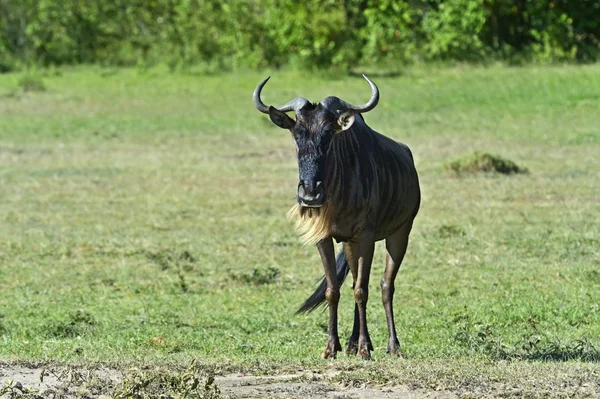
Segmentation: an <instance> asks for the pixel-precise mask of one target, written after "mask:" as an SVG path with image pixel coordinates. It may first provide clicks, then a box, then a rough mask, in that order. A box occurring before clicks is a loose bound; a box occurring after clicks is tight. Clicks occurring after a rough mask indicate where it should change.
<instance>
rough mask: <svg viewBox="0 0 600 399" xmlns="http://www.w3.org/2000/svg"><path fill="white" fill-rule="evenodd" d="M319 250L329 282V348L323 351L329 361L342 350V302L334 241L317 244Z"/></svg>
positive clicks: (326, 278)
mask: <svg viewBox="0 0 600 399" xmlns="http://www.w3.org/2000/svg"><path fill="white" fill-rule="evenodd" d="M317 248H318V249H319V255H321V260H322V261H323V269H324V270H325V280H326V281H327V291H326V292H325V299H326V300H327V304H328V305H329V338H328V340H327V347H326V348H325V351H323V355H322V357H323V358H324V359H327V358H329V357H333V358H335V357H336V356H337V352H339V351H341V350H342V345H340V337H339V335H338V320H337V317H338V315H337V311H338V302H339V300H340V286H339V283H338V281H337V275H336V271H335V252H334V249H333V240H332V239H331V238H326V239H324V240H322V241H319V243H317Z"/></svg>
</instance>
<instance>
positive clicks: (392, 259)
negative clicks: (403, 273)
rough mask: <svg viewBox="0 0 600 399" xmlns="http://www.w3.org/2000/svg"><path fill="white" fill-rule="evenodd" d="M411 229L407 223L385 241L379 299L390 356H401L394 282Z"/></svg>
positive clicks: (410, 223)
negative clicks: (395, 309) (386, 330)
mask: <svg viewBox="0 0 600 399" xmlns="http://www.w3.org/2000/svg"><path fill="white" fill-rule="evenodd" d="M411 228H412V221H410V222H407V223H406V224H405V225H404V226H402V227H401V228H400V229H399V230H398V231H397V232H395V233H394V234H392V235H391V236H389V237H388V238H387V239H386V241H385V247H386V250H387V255H386V260H385V274H384V275H383V278H382V279H381V299H382V300H383V308H384V309H385V318H386V321H387V327H388V346H387V353H389V354H390V355H396V356H400V357H401V356H402V353H401V352H400V342H399V341H398V337H397V335H396V326H395V324H394V308H393V299H394V280H395V279H396V275H397V274H398V270H399V269H400V264H401V263H402V259H403V258H404V254H405V253H406V247H407V246H408V236H409V234H410V229H411Z"/></svg>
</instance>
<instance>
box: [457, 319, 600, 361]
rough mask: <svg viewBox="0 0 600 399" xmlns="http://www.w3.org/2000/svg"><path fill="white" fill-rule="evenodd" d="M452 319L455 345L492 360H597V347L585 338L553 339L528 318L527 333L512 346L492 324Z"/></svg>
mask: <svg viewBox="0 0 600 399" xmlns="http://www.w3.org/2000/svg"><path fill="white" fill-rule="evenodd" d="M455 320H456V321H457V327H456V331H455V333H454V339H455V342H456V343H457V344H458V345H460V346H462V347H464V348H466V349H467V350H469V351H470V352H472V353H477V354H480V355H484V356H487V357H488V358H490V359H492V360H540V361H569V360H579V361H592V362H597V361H600V348H597V347H595V346H594V345H593V344H592V342H591V341H590V340H589V339H588V338H585V337H584V338H581V339H576V340H573V341H569V342H564V341H561V340H558V339H553V338H552V337H548V336H547V335H546V334H544V333H543V332H541V331H538V329H537V326H536V324H537V323H536V322H535V320H534V319H533V318H530V331H528V332H527V333H526V334H524V335H523V337H522V338H521V339H520V340H518V341H517V342H516V343H514V344H509V343H506V342H504V340H503V338H502V336H501V335H500V334H498V333H497V332H496V331H495V327H494V326H493V325H491V324H486V323H480V322H475V321H472V320H471V318H470V317H469V315H462V316H459V317H458V318H457V319H455Z"/></svg>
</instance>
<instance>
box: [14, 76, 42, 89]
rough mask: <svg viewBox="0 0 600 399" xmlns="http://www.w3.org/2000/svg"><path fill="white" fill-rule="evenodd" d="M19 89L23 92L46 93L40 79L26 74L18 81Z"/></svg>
mask: <svg viewBox="0 0 600 399" xmlns="http://www.w3.org/2000/svg"><path fill="white" fill-rule="evenodd" d="M18 85H19V88H20V89H21V90H23V91H24V92H26V93H27V92H43V91H46V85H45V84H44V81H43V80H42V78H41V77H39V76H37V75H33V74H26V75H23V76H22V77H21V79H19V82H18Z"/></svg>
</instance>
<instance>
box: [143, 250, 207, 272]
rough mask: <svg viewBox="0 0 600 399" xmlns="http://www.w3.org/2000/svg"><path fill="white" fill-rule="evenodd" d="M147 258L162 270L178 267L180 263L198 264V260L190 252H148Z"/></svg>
mask: <svg viewBox="0 0 600 399" xmlns="http://www.w3.org/2000/svg"><path fill="white" fill-rule="evenodd" d="M146 257H147V258H148V259H149V260H151V261H152V262H154V263H156V264H157V265H158V266H159V267H160V270H167V269H169V268H171V267H177V265H179V264H180V263H196V258H195V257H194V256H193V255H192V254H191V253H190V252H189V251H182V252H175V251H170V250H161V251H155V252H147V253H146Z"/></svg>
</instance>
